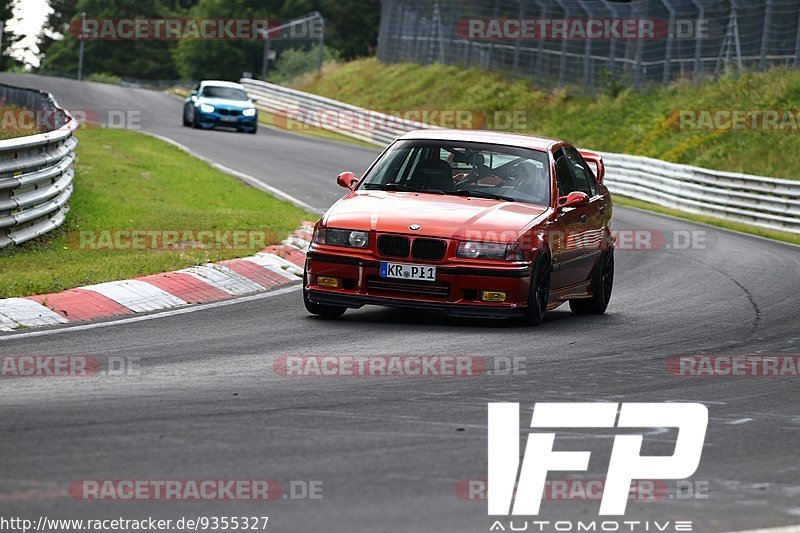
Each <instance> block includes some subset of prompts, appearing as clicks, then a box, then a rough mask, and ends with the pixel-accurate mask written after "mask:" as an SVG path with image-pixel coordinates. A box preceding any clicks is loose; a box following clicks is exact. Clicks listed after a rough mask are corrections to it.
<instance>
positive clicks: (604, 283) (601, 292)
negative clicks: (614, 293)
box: [569, 250, 614, 315]
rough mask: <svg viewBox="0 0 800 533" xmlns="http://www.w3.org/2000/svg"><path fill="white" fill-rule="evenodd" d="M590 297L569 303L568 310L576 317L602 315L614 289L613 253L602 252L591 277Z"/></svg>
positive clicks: (610, 251) (609, 251)
mask: <svg viewBox="0 0 800 533" xmlns="http://www.w3.org/2000/svg"><path fill="white" fill-rule="evenodd" d="M592 278H593V279H592V297H591V298H580V299H575V300H570V301H569V308H570V309H572V312H573V313H576V314H578V315H602V314H603V313H605V312H606V308H607V307H608V302H609V301H610V300H611V289H613V288H614V252H613V251H612V250H608V251H605V252H603V255H602V256H601V257H600V260H599V261H598V263H597V266H596V267H595V271H594V274H593V276H592Z"/></svg>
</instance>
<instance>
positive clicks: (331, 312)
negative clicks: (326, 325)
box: [303, 274, 347, 318]
mask: <svg viewBox="0 0 800 533" xmlns="http://www.w3.org/2000/svg"><path fill="white" fill-rule="evenodd" d="M306 280H307V278H306V275H305V274H303V305H305V306H306V311H308V312H309V313H311V314H312V315H317V316H321V317H322V318H339V317H340V316H342V315H343V314H344V312H345V311H347V308H346V307H337V306H334V305H323V304H319V303H316V302H312V301H311V300H309V299H308V289H306V286H307V283H306Z"/></svg>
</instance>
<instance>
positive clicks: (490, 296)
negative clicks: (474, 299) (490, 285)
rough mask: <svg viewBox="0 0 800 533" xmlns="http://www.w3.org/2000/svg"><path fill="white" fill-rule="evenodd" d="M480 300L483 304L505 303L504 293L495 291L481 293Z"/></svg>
mask: <svg viewBox="0 0 800 533" xmlns="http://www.w3.org/2000/svg"><path fill="white" fill-rule="evenodd" d="M481 300H483V301H484V302H505V301H506V293H504V292H497V291H481Z"/></svg>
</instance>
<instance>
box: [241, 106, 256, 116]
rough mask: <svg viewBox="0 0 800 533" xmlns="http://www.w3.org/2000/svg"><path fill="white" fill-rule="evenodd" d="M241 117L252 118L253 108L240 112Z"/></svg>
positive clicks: (254, 114)
mask: <svg viewBox="0 0 800 533" xmlns="http://www.w3.org/2000/svg"><path fill="white" fill-rule="evenodd" d="M242 116H243V117H254V116H256V110H255V108H251V109H245V110H244V111H242Z"/></svg>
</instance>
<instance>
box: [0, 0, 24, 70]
mask: <svg viewBox="0 0 800 533" xmlns="http://www.w3.org/2000/svg"><path fill="white" fill-rule="evenodd" d="M14 4H15V1H14V0H0V22H2V23H3V43H2V46H3V52H2V54H0V70H9V69H11V68H14V67H21V66H22V65H23V63H22V61H20V60H18V59H17V58H15V57H14V56H13V55H11V52H12V49H13V47H14V45H15V44H16V43H18V42H19V40H20V39H21V38H22V36H21V35H17V34H16V33H14V32H13V31H11V29H9V27H8V23H9V22H10V21H11V20H12V19H13V17H14Z"/></svg>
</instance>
